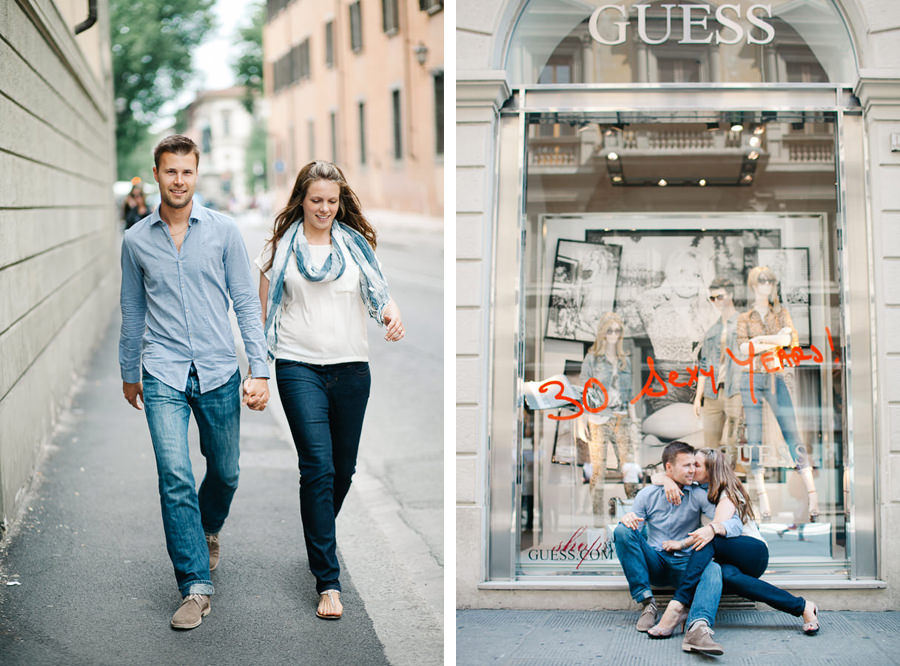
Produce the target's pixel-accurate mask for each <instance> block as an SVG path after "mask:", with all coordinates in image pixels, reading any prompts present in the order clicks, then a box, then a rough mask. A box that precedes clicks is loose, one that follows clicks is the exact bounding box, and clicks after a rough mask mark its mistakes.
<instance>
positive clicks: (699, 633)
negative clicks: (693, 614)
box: [681, 620, 725, 655]
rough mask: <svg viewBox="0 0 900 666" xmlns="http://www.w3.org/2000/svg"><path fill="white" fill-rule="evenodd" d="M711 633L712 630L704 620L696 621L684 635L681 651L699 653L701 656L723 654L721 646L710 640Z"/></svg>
mask: <svg viewBox="0 0 900 666" xmlns="http://www.w3.org/2000/svg"><path fill="white" fill-rule="evenodd" d="M713 633H714V632H713V630H712V629H710V628H709V625H708V624H706V621H705V620H698V621H697V622H694V624H692V625H691V628H690V629H688V632H687V634H685V636H684V640H683V641H682V643H681V649H682V650H684V651H685V652H700V653H702V654H712V655H719V654H725V650H723V649H722V646H721V645H719V644H718V643H716V642H715V641H714V640H713V639H712V635H713Z"/></svg>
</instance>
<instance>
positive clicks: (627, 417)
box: [580, 312, 637, 527]
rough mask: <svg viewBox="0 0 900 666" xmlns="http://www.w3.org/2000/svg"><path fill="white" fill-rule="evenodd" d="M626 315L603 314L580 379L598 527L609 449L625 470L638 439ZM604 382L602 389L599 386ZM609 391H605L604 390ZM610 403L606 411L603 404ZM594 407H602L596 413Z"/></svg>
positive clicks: (619, 466)
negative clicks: (626, 350) (626, 342)
mask: <svg viewBox="0 0 900 666" xmlns="http://www.w3.org/2000/svg"><path fill="white" fill-rule="evenodd" d="M624 331H625V323H624V322H623V321H622V318H621V317H620V316H619V315H617V314H615V313H613V312H607V313H605V314H604V315H603V316H602V317H600V323H599V324H598V325H597V336H596V338H595V339H594V344H592V345H591V347H590V349H588V352H587V354H586V355H585V357H584V361H583V362H582V364H581V376H580V381H581V383H582V385H585V386H586V385H587V384H588V382H589V380H591V379H592V378H593V379H594V380H596V381H592V382H590V386H588V388H587V394H586V397H585V404H586V406H587V407H588V408H589V409H588V410H587V411H586V412H585V417H584V418H586V420H587V426H588V445H589V449H590V488H591V507H592V510H593V514H594V520H595V522H596V525H595V527H600V526H602V525H603V524H604V523H605V519H604V517H603V510H604V504H603V494H604V483H605V477H606V450H607V446H608V445H609V444H612V445H613V451H614V453H615V456H616V458H617V463H618V468H619V469H621V468H622V467H623V466H624V465H625V463H626V460H627V459H628V457H629V455H631V456H632V460H633V459H634V458H633V449H632V440H633V439H636V438H637V433H636V432H633V431H635V430H636V428H637V426H636V424H637V419H636V417H635V411H634V405H632V404H631V398H632V384H631V359H630V358H629V357H628V355H627V354H626V352H625V345H624V342H623V333H624ZM598 382H599V384H602V389H601V387H600V386H599V385H598ZM604 392H605V393H604ZM604 404H605V405H606V407H605V408H603V409H602V410H601V409H600V408H601V407H603V405H604ZM591 410H600V411H599V412H598V413H592V412H591Z"/></svg>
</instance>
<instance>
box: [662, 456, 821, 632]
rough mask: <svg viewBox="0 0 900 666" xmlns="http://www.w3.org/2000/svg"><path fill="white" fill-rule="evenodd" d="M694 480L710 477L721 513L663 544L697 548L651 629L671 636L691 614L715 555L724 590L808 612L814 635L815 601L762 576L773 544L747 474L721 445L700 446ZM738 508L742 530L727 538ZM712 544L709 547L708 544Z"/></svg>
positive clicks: (673, 491)
mask: <svg viewBox="0 0 900 666" xmlns="http://www.w3.org/2000/svg"><path fill="white" fill-rule="evenodd" d="M696 465H697V468H696V471H695V473H694V481H696V482H697V483H700V484H703V483H708V484H709V489H708V490H707V495H708V497H709V501H710V502H713V503H714V504H715V505H716V515H715V517H714V519H713V522H711V523H710V524H709V525H706V526H705V527H701V528H700V529H698V530H695V531H694V532H691V533H690V535H688V537H687V538H686V539H683V540H681V541H665V542H663V548H664V549H665V550H667V551H669V552H672V551H676V550H684V549H686V548H687V549H691V548H692V549H693V552H691V556H690V559H689V560H688V564H687V567H686V568H685V571H684V575H683V576H682V578H681V583H680V584H679V586H678V589H677V590H676V591H675V594H674V595H673V596H672V601H670V602H669V605H668V606H667V607H666V612H665V613H664V614H663V616H662V618H661V619H660V621H659V623H658V624H657V625H656V626H655V627H652V628H651V629H650V630H649V631H648V632H647V633H648V634H649V635H650V636H652V637H654V638H668V637H669V636H671V635H672V632H673V631H674V630H675V627H677V626H678V625H679V624H682V623H683V622H684V620H685V619H686V618H687V614H688V607H689V606H690V605H691V602H692V601H693V598H694V590H695V589H696V587H697V584H698V583H699V581H700V576H701V574H702V573H703V570H704V569H705V568H706V565H707V564H709V562H710V560H712V559H715V561H716V562H718V563H719V565H721V567H722V591H723V592H726V593H730V594H737V595H738V596H741V597H744V598H745V599H751V600H753V601H762V602H763V603H766V604H768V605H769V606H772V608H775V609H777V610H780V611H784V612H785V613H790V614H791V615H795V616H797V617H800V616H803V620H804V624H803V632H804V633H806V634H808V635H810V636H812V635H814V634H815V633H816V632H818V631H819V619H818V609H817V608H816V605H815V604H814V603H813V602H811V601H806V600H805V599H804V598H803V597H795V596H794V595H793V594H791V593H789V592H787V591H785V590H782V589H781V588H778V587H775V586H774V585H772V584H770V583H767V582H765V581H762V580H760V579H759V577H760V576H761V575H762V574H763V572H765V570H766V566H767V565H768V563H769V548H768V546H767V545H766V542H765V541H764V540H763V538H762V535H761V534H760V533H759V527H758V526H757V524H756V520H755V516H754V515H753V508H752V507H751V506H750V497H749V496H748V495H747V491H746V490H745V489H744V486H743V484H742V483H741V480H740V479H739V478H738V477H737V475H736V474H735V473H734V470H732V469H731V466H730V465H729V464H728V459H727V457H726V456H725V455H724V454H723V453H722V452H721V451H716V450H715V449H701V450H700V451H698V452H697V461H696ZM663 485H666V497H667V498H668V499H669V500H670V501H672V500H675V501H676V503H677V502H678V501H680V498H679V495H680V490H678V488H677V487H670V486H669V485H668V484H667V483H665V482H664V484H663ZM735 512H737V513H738V514H739V515H740V517H741V521H742V522H743V523H744V530H743V533H742V534H741V535H740V536H736V537H731V538H726V537H725V536H720V535H724V534H725V528H724V526H723V525H722V522H723V521H725V520H728V519H729V518H730V517H731V516H733V515H734V514H735ZM707 544H710V547H709V548H704V546H706V545H707Z"/></svg>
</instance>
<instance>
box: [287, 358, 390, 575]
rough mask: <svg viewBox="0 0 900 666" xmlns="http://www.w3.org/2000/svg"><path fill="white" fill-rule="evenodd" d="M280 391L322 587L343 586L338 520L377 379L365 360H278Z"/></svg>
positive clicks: (312, 561)
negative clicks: (325, 362)
mask: <svg viewBox="0 0 900 666" xmlns="http://www.w3.org/2000/svg"><path fill="white" fill-rule="evenodd" d="M275 378H276V381H277V383H278V394H279V396H280V397H281V404H282V406H283V407H284V413H285V415H286V416H287V420H288V424H289V425H290V427H291V434H292V435H293V437H294V446H295V447H296V448H297V457H298V460H299V466H300V518H301V520H302V521H303V538H304V540H305V541H306V553H307V557H308V558H309V569H310V571H311V572H312V574H313V576H315V578H316V591H317V592H319V593H322V592H324V591H325V590H340V589H341V583H340V580H339V577H340V573H341V568H340V565H339V564H338V558H337V542H336V539H335V526H334V521H335V518H336V517H337V515H338V512H339V511H340V510H341V505H342V504H343V502H344V498H345V497H346V496H347V491H349V490H350V481H351V479H352V477H353V473H354V472H355V471H356V454H357V451H358V449H359V438H360V434H361V433H362V424H363V417H364V416H365V413H366V403H367V402H368V400H369V388H370V386H371V382H372V378H371V375H370V374H369V364H368V363H365V362H354V363H335V364H333V365H312V364H308V363H301V362H299V361H288V360H285V359H277V360H276V361H275Z"/></svg>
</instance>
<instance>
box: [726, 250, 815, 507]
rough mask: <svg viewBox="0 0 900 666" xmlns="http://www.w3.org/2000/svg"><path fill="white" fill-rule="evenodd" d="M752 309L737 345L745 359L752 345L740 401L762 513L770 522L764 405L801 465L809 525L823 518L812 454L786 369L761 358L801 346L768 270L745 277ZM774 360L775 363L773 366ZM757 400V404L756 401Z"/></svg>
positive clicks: (743, 322)
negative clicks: (762, 457) (803, 435)
mask: <svg viewBox="0 0 900 666" xmlns="http://www.w3.org/2000/svg"><path fill="white" fill-rule="evenodd" d="M747 287H748V290H749V293H750V298H751V308H750V310H748V311H747V312H744V313H742V314H741V315H740V316H739V317H738V321H737V334H736V342H737V344H738V346H739V348H740V352H741V355H742V356H741V357H739V358H747V356H748V355H749V353H750V343H753V354H754V359H753V395H751V390H750V372H749V370H750V366H749V365H745V366H743V370H744V371H743V372H742V373H741V377H740V389H741V399H742V401H743V403H744V420H745V422H746V426H747V448H749V450H750V471H751V474H752V476H753V480H754V485H755V486H756V491H757V494H758V497H759V512H760V514H761V516H762V519H763V521H764V522H765V521H767V520H770V519H771V516H772V509H771V505H770V503H769V495H768V492H767V491H766V485H765V471H764V469H763V468H762V466H761V464H760V454H761V448H762V443H763V442H762V432H763V401H765V402H767V403H768V404H769V407H771V408H772V412H773V413H774V414H775V418H776V420H777V421H778V426H779V427H780V428H781V434H782V436H783V437H784V441H785V443H786V444H787V447H788V450H789V451H790V455H791V458H792V459H793V461H794V463H795V464H796V465H797V471H798V472H799V474H800V478H801V479H803V485H804V487H805V488H806V491H807V496H808V500H809V507H808V508H809V520H810V522H815V520H816V517H817V516H818V515H819V502H818V495H817V493H816V486H815V482H814V481H813V476H812V467H811V465H810V461H809V453H808V452H807V450H806V447H805V446H804V445H803V443H802V442H801V441H800V434H799V431H798V428H797V414H796V412H795V411H794V401H793V398H792V397H791V394H790V391H789V390H788V385H787V383H786V382H785V376H786V375H785V370H784V368H782V367H781V365H780V364H779V363H777V356H776V355H775V354H774V353H773V354H769V355H767V356H768V357H770V358H766V359H765V362H764V361H763V360H762V359H760V355H761V354H763V353H764V352H767V351H774V352H777V350H778V349H779V348H781V347H790V348H793V347H797V346H799V340H798V337H797V331H796V329H795V328H794V324H793V321H792V319H791V315H790V313H789V312H788V310H787V308H786V307H784V306H783V305H782V304H781V302H780V300H779V298H778V279H777V278H776V276H775V273H774V272H773V271H772V270H771V269H770V268H769V267H767V266H756V267H755V268H753V269H752V270H751V271H750V274H749V276H748V277H747ZM773 360H775V363H773ZM754 396H755V398H756V401H755V402H754V400H753V397H754Z"/></svg>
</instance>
